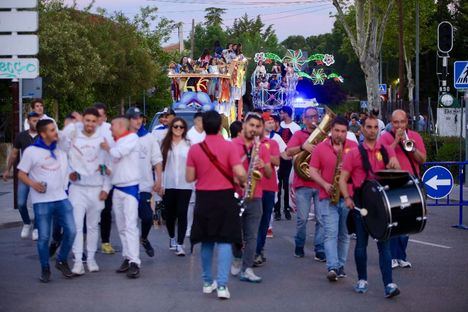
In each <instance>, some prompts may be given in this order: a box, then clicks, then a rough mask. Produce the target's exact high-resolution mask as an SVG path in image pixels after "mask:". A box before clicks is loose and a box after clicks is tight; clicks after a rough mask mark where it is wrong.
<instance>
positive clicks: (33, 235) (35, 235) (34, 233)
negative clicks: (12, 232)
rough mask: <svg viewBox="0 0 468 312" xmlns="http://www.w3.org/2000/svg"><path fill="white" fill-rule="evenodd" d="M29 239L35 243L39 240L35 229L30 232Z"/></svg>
mask: <svg viewBox="0 0 468 312" xmlns="http://www.w3.org/2000/svg"><path fill="white" fill-rule="evenodd" d="M31 238H32V240H33V241H37V240H38V239H39V231H38V230H37V229H34V230H33V231H32V235H31Z"/></svg>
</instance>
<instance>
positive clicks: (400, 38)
mask: <svg viewBox="0 0 468 312" xmlns="http://www.w3.org/2000/svg"><path fill="white" fill-rule="evenodd" d="M397 3H398V34H399V36H398V45H399V50H398V56H399V58H398V78H399V79H400V82H399V84H398V94H399V96H400V100H403V94H404V87H405V63H404V59H403V58H404V56H403V55H404V51H403V0H397Z"/></svg>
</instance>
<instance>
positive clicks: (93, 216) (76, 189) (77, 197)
mask: <svg viewBox="0 0 468 312" xmlns="http://www.w3.org/2000/svg"><path fill="white" fill-rule="evenodd" d="M100 192H101V187H100V186H80V185H74V184H72V185H70V189H69V200H70V203H71V204H72V206H73V217H74V219H75V225H76V237H75V241H74V243H73V248H72V250H73V254H74V255H75V260H80V261H81V257H82V255H83V244H84V242H83V240H84V239H83V224H84V220H85V216H86V251H87V257H88V259H90V260H94V255H95V253H96V249H97V244H98V240H99V221H100V220H101V211H102V210H103V209H104V201H102V200H99V193H100Z"/></svg>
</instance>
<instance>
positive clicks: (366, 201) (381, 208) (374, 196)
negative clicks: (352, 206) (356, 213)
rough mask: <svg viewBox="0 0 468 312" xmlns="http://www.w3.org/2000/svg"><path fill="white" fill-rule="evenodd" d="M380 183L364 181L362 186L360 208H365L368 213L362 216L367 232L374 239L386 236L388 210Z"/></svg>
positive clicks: (388, 218) (388, 221) (388, 217)
mask: <svg viewBox="0 0 468 312" xmlns="http://www.w3.org/2000/svg"><path fill="white" fill-rule="evenodd" d="M380 187H381V185H380V184H379V183H378V182H377V181H366V182H365V183H364V184H363V186H362V201H363V202H362V206H363V207H362V208H366V209H367V211H368V214H367V216H366V217H364V223H365V224H366V227H367V230H368V232H369V234H370V235H371V236H372V237H373V238H375V239H386V238H388V234H389V231H390V230H389V229H388V224H389V223H390V212H389V209H388V208H387V206H388V204H387V202H386V200H385V196H384V194H383V193H382V192H384V191H383V190H382V191H380Z"/></svg>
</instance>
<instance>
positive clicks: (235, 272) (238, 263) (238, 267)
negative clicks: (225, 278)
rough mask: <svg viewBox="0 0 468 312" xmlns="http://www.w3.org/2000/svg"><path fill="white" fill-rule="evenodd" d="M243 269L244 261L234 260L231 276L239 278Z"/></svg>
mask: <svg viewBox="0 0 468 312" xmlns="http://www.w3.org/2000/svg"><path fill="white" fill-rule="evenodd" d="M241 269H242V259H240V258H234V260H232V263H231V275H234V276H237V275H239V273H240V271H241Z"/></svg>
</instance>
